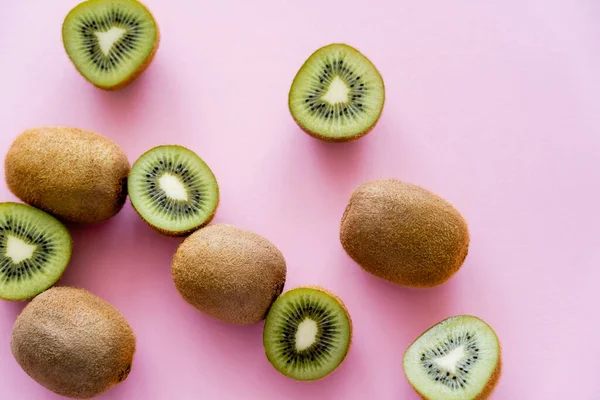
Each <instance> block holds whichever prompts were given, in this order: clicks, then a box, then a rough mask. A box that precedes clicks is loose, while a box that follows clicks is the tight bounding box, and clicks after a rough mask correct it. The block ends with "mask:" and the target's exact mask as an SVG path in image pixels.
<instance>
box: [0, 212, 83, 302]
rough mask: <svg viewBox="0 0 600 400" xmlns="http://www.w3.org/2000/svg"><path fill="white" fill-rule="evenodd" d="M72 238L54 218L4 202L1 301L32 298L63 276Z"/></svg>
mask: <svg viewBox="0 0 600 400" xmlns="http://www.w3.org/2000/svg"><path fill="white" fill-rule="evenodd" d="M70 258H71V235H70V234H69V231H68V230H67V228H66V227H65V226H64V225H63V224H62V223H61V222H59V221H58V220H57V219H56V218H54V217H53V216H51V215H49V214H46V213H45V212H43V211H40V210H38V209H36V208H34V207H31V206H28V205H25V204H18V203H0V298H2V299H5V300H26V299H30V298H32V297H34V296H36V295H38V294H39V293H41V292H43V291H44V290H46V289H48V288H49V287H50V286H52V285H54V284H55V283H56V281H58V279H59V278H60V277H61V275H62V274H63V272H64V270H65V268H66V267H67V264H68V263H69V260H70Z"/></svg>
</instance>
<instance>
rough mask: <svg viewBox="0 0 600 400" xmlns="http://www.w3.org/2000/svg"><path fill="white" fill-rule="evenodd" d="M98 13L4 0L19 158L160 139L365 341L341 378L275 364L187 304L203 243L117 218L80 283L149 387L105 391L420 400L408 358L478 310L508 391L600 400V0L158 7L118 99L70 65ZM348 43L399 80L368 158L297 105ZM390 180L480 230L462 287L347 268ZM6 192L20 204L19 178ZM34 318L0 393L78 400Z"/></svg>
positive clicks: (77, 230)
mask: <svg viewBox="0 0 600 400" xmlns="http://www.w3.org/2000/svg"><path fill="white" fill-rule="evenodd" d="M484 3H485V4H484ZM76 4H77V0H56V1H42V0H35V1H34V0H28V1H5V2H3V5H2V7H1V8H2V11H1V12H0V76H2V94H1V96H0V124H1V133H0V150H1V152H2V153H3V154H4V153H5V152H6V150H7V149H8V147H9V145H10V143H11V141H12V140H13V139H14V137H15V136H16V135H17V134H19V133H20V132H21V131H22V130H24V129H26V128H29V127H33V126H36V125H70V126H75V127H81V128H85V129H90V130H94V131H97V132H99V133H102V134H104V135H106V136H108V137H110V138H111V139H113V140H115V141H116V142H118V143H119V144H121V145H122V146H123V147H124V148H125V150H126V151H127V153H128V155H129V157H130V160H131V161H132V162H133V161H134V160H135V159H136V158H137V157H138V156H139V155H140V154H142V153H143V152H144V151H145V150H147V149H149V148H151V147H153V146H155V145H159V144H165V143H173V144H180V145H184V146H188V147H190V148H192V149H193V150H195V151H196V152H197V153H198V154H199V155H200V156H201V157H203V158H204V159H205V160H206V161H207V163H208V164H209V165H210V166H211V168H212V169H213V171H214V172H215V174H216V176H217V178H218V181H219V184H220V187H221V194H222V200H221V205H220V208H219V210H218V213H217V217H216V219H215V222H228V223H233V224H236V225H238V226H240V227H243V228H247V229H251V230H254V231H256V232H258V233H260V234H262V235H263V236H265V237H267V238H269V239H270V240H271V241H272V242H273V243H275V244H276V245H277V246H278V247H279V248H280V249H281V250H282V252H283V253H284V255H285V257H286V259H287V262H288V278H289V279H288V282H287V285H286V289H290V288H292V287H294V286H297V285H302V284H318V285H322V286H325V287H327V288H329V289H331V290H332V291H333V292H335V293H337V294H338V295H339V296H340V297H341V298H342V299H343V300H344V301H345V302H346V305H347V306H348V309H349V310H350V313H351V315H352V317H353V320H354V326H355V336H354V345H353V348H352V350H351V352H350V354H349V356H348V358H347V359H346V362H345V363H344V364H342V366H341V367H340V368H339V369H338V370H337V371H336V372H335V373H334V374H332V375H331V376H329V377H327V378H326V379H324V380H321V381H318V382H312V383H297V382H294V381H292V380H289V379H287V378H285V377H283V376H282V375H280V374H279V373H277V372H276V371H275V370H274V369H273V368H272V367H271V365H270V364H269V363H268V362H267V360H266V358H265V356H264V353H263V348H262V341H261V339H262V325H261V324H259V325H256V326H251V327H235V326H229V325H226V324H223V323H219V322H216V321H214V320H212V319H211V318H209V317H207V316H205V315H203V314H200V313H199V312H197V311H195V310H194V309H193V308H192V307H190V306H188V305H187V304H186V303H185V302H184V301H183V300H182V299H181V298H180V297H179V295H178V293H177V292H176V290H175V288H174V285H173V283H172V281H171V278H170V261H171V257H172V255H173V252H174V251H175V249H176V247H177V245H178V244H179V243H180V240H178V239H169V238H166V237H162V236H160V235H158V234H157V233H155V232H153V231H152V230H150V229H149V228H148V227H147V226H146V225H145V224H144V223H143V222H142V221H141V220H140V219H139V218H138V217H137V215H136V214H135V213H134V212H133V210H132V208H131V206H130V204H127V205H126V207H125V208H124V210H123V211H122V212H121V213H120V214H119V215H118V216H116V217H115V218H114V219H112V220H110V221H109V222H107V223H104V224H102V225H99V226H96V227H91V228H83V227H71V231H72V234H73V237H74V255H73V260H72V263H71V265H70V266H69V268H68V269H67V272H66V274H65V275H64V279H63V281H62V284H67V285H76V286H81V287H84V288H87V289H89V290H91V291H92V292H93V293H95V294H97V295H99V296H101V297H103V298H105V299H107V300H108V301H110V302H111V303H112V304H114V305H115V306H116V307H117V308H119V309H120V310H121V311H122V312H123V314H124V315H125V316H126V317H127V318H128V320H129V321H130V322H131V325H132V326H133V328H134V329H135V331H136V333H137V337H138V351H137V354H136V359H135V364H134V367H133V371H132V373H131V375H130V376H129V378H128V379H127V381H126V382H125V383H123V384H121V385H119V386H118V387H116V388H114V389H113V390H111V391H110V392H108V393H107V394H106V395H104V396H103V397H102V398H103V399H113V400H116V399H128V400H129V399H148V400H158V399H161V400H162V399H176V400H187V399H222V400H228V399H265V400H267V399H273V400H275V399H278V400H279V399H286V400H295V399H344V400H354V399H356V400H359V399H360V400H362V399H377V400H388V399H389V400H392V399H417V396H416V395H415V394H414V393H413V391H412V390H411V388H410V387H409V385H408V383H407V381H406V379H405V378H404V375H403V373H402V367H401V357H402V354H403V352H404V350H405V349H406V347H407V346H408V345H409V343H411V342H412V340H413V339H415V338H416V337H417V336H418V335H419V334H420V333H421V332H422V331H423V330H425V329H426V328H428V327H429V326H430V325H432V324H434V323H436V322H438V321H439V320H441V319H443V318H446V317H448V316H451V315H455V314H461V313H469V314H474V315H477V316H479V317H481V318H483V319H485V320H486V321H488V322H489V323H490V324H491V325H492V326H493V327H494V328H495V329H496V331H497V333H498V335H499V337H500V339H501V341H502V344H503V348H504V374H503V376H502V378H501V380H500V383H499V385H498V388H497V391H496V392H495V394H494V396H493V398H494V399H507V400H514V399H528V400H531V399H540V400H542V399H543V400H547V399H561V400H562V399H571V398H577V399H582V400H597V399H600V387H599V386H598V370H599V369H600V341H599V340H598V328H600V326H599V323H598V315H599V314H598V306H599V303H600V296H599V290H598V287H597V285H598V281H599V280H600V265H599V264H600V246H599V243H600V213H598V205H599V204H600V179H599V172H600V167H599V165H598V156H599V155H600V113H599V112H598V106H599V104H600V73H599V71H600V40H599V39H598V38H600V25H599V24H598V20H599V19H600V7H599V4H598V2H597V1H596V0H589V1H584V0H579V1H576V0H573V1H568V2H567V1H563V0H539V1H534V0H528V1H523V0H518V1H517V0H511V1H503V2H498V1H496V2H475V1H466V0H464V1H463V0H460V1H452V2H446V1H437V2H434V1H419V2H416V1H414V2H413V1H405V0H390V1H386V2H384V1H373V2H364V1H362V2H359V1H355V0H346V1H323V0H318V1H317V0H305V1H302V2H299V1H293V2H292V1H281V0H270V1H258V2H257V1H232V0H222V1H218V2H212V3H204V4H201V3H197V2H191V1H190V2H184V1H179V2H172V1H159V0H148V1H147V4H148V6H149V8H150V9H151V10H152V11H153V12H154V14H155V16H156V18H157V20H158V23H159V25H160V27H161V32H162V42H161V47H160V49H159V51H158V53H157V57H156V59H155V61H154V63H153V64H152V66H151V67H150V68H149V69H148V70H147V71H146V73H145V74H144V75H143V76H142V78H141V79H140V80H138V81H137V82H135V83H134V84H133V85H131V86H130V87H128V88H126V89H124V90H122V91H119V92H114V93H110V92H104V91H101V90H99V89H96V88H94V87H92V86H91V85H90V84H88V83H87V82H86V81H84V79H83V78H81V77H80V76H79V75H78V73H77V72H76V71H75V69H74V67H73V66H72V65H71V63H70V62H69V60H68V59H67V57H66V55H65V54H64V52H63V49H62V44H61V37H60V30H61V24H62V20H63V18H64V16H65V15H66V14H67V12H68V11H69V10H70V9H71V8H72V7H73V6H75V5H76ZM192 4H193V5H192ZM367 4H368V6H366V5H367ZM331 42H346V43H349V44H351V45H353V46H356V47H357V48H359V49H360V50H362V51H363V52H364V53H365V54H366V55H367V56H368V57H369V58H371V60H372V61H373V62H374V63H375V65H376V66H377V67H378V68H379V69H380V71H381V73H382V75H383V77H384V80H385V83H386V86H387V92H386V95H387V96H386V97H387V102H386V107H385V110H384V113H383V116H382V119H381V121H380V123H379V125H378V126H377V128H376V129H375V130H374V131H373V132H372V133H371V134H369V135H368V136H367V137H365V138H363V139H361V140H359V141H358V142H355V143H351V144H342V145H339V144H323V143H320V142H318V141H316V140H314V139H312V138H310V137H308V136H307V135H305V134H303V133H302V132H301V131H300V130H299V129H298V128H297V127H296V126H295V124H294V122H293V121H292V119H291V118H290V116H289V115H288V111H287V104H286V101H287V94H288V90H289V86H290V84H291V81H292V79H293V77H294V75H295V73H296V72H297V70H298V68H299V67H300V65H301V64H302V62H303V61H304V60H305V59H306V58H307V57H308V56H309V54H310V53H311V52H312V51H314V50H315V49H317V48H318V47H320V46H322V45H325V44H328V43H331ZM380 177H396V178H400V179H404V180H407V181H411V182H415V183H418V184H420V185H422V186H425V187H426V188H429V189H431V190H433V191H435V192H437V193H439V194H441V195H442V196H444V197H446V198H447V199H448V200H450V201H452V202H453V203H454V204H455V205H456V206H457V208H458V209H459V210H461V211H462V212H463V214H464V215H465V217H466V218H467V219H468V221H469V224H470V229H471V236H472V242H471V247H470V254H469V256H468V258H467V260H466V263H465V265H464V266H463V268H462V269H461V270H460V272H459V273H458V274H457V275H456V276H455V277H454V278H453V279H452V280H451V281H450V282H449V283H447V284H445V285H443V286H441V287H438V288H435V289H431V290H409V289H403V288H400V287H395V286H393V285H391V284H388V283H385V282H383V281H381V280H379V279H377V278H374V277H372V276H370V275H368V274H366V273H364V272H363V271H362V270H361V269H360V268H359V267H358V266H356V265H355V264H354V263H353V262H352V261H351V260H350V259H349V258H348V257H347V256H346V255H345V253H344V251H343V249H342V248H341V245H340V243H339V240H338V227H339V222H340V217H341V215H342V213H343V210H344V207H345V205H346V201H347V199H348V197H349V195H350V193H351V191H352V190H353V188H354V187H355V186H356V185H357V184H359V183H361V182H363V181H364V180H367V179H372V178H380ZM0 198H1V200H14V197H13V196H12V195H11V194H10V193H9V192H8V190H7V189H6V187H5V185H4V184H2V185H1V186H0ZM22 307H23V305H22V304H14V303H7V302H2V303H0V398H1V399H11V400H12V399H19V400H34V399H35V400H39V399H57V398H59V397H58V396H56V395H54V394H52V393H50V392H48V391H46V390H45V389H44V388H42V387H41V386H39V385H38V384H36V383H35V382H34V381H32V380H31V379H30V378H29V377H28V376H27V375H26V374H25V373H24V372H23V371H22V370H21V369H20V368H19V366H18V365H17V364H16V362H15V361H14V359H13V357H12V355H11V353H10V346H9V337H10V332H11V326H12V323H13V321H14V319H15V317H16V315H17V313H18V312H19V311H20V309H21V308H22Z"/></svg>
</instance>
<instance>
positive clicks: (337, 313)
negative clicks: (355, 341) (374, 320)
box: [263, 287, 352, 381]
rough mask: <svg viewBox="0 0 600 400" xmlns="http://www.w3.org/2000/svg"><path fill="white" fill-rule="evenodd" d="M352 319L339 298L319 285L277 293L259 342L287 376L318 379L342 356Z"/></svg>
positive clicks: (276, 367)
mask: <svg viewBox="0 0 600 400" xmlns="http://www.w3.org/2000/svg"><path fill="white" fill-rule="evenodd" d="M351 342H352V320H351V319H350V314H349V313H348V310H347V309H346V306H345V305H344V303H343V302H342V300H341V299H340V298H339V297H337V296H336V295H334V294H333V293H331V292H329V291H328V290H326V289H323V288H320V287H299V288H295V289H292V290H290V291H287V292H286V293H284V294H283V295H281V296H279V298H277V300H275V303H273V306H272V307H271V309H270V310H269V314H268V315H267V320H266V322H265V328H264V333H263V345H264V347H265V353H266V355H267V359H268V360H269V362H270V363H271V364H272V365H273V366H274V367H275V369H276V370H277V371H279V372H281V373H282V374H283V375H286V376H288V377H290V378H293V379H296V380H302V381H312V380H317V379H321V378H323V377H325V376H327V375H329V374H330V373H331V372H333V371H334V370H335V369H336V368H337V367H338V366H339V365H340V364H341V363H342V361H344V359H345V358H346V355H347V354H348V351H349V349H350V344H351Z"/></svg>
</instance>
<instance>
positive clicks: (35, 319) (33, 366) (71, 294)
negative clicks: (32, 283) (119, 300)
mask: <svg viewBox="0 0 600 400" xmlns="http://www.w3.org/2000/svg"><path fill="white" fill-rule="evenodd" d="M135 343H136V340H135V335H134V333H133V331H132V329H131V327H130V326H129V324H128V323H127V321H126V320H125V318H124V317H123V316H122V315H121V313H120V312H119V311H118V310H117V309H115V308H114V307H113V306H112V305H110V304H109V303H107V302H106V301H104V300H102V299H101V298H99V297H97V296H95V295H93V294H91V293H90V292H88V291H86V290H83V289H76V288H70V287H54V288H52V289H49V290H47V291H46V292H44V293H42V294H40V295H38V296H37V297H36V298H34V299H33V300H32V301H31V303H29V304H28V305H27V306H26V307H25V308H24V309H23V311H22V312H21V314H20V315H19V316H18V318H17V320H16V322H15V324H14V326H13V331H12V338H11V350H12V353H13V355H14V357H15V359H16V361H17V362H18V363H19V365H20V366H21V368H23V370H24V371H25V372H26V373H27V374H28V375H29V376H30V377H31V378H33V379H34V380H35V381H36V382H38V383H39V384H40V385H42V386H44V387H45V388H47V389H49V390H51V391H53V392H55V393H58V394H60V395H62V396H67V397H72V398H78V399H87V398H91V397H94V396H98V395H99V394H101V393H103V392H105V391H106V390H108V389H109V388H111V387H112V386H114V385H116V384H118V383H119V382H122V381H123V380H125V379H126V378H127V376H128V375H129V372H130V371H131V366H132V362H133V356H134V353H135Z"/></svg>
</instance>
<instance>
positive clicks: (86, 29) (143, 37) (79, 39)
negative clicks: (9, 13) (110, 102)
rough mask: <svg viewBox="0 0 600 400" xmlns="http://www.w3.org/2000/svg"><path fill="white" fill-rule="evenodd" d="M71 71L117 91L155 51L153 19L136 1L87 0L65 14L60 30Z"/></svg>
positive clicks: (157, 34)
mask: <svg viewBox="0 0 600 400" xmlns="http://www.w3.org/2000/svg"><path fill="white" fill-rule="evenodd" d="M62 37H63V44H64V46H65V50H66V52H67V54H68V56H69V58H70V59H71V61H72V62H73V64H74V65H75V68H77V70H78V71H79V72H80V73H81V75H83V76H84V77H85V78H86V79H87V80H88V81H90V82H91V83H92V84H94V85H95V86H98V87H100V88H103V89H118V88H120V87H123V86H125V85H127V84H128V83H129V82H131V81H133V80H134V79H135V78H137V77H138V76H139V75H140V74H141V73H142V72H143V71H144V70H145V69H146V68H147V67H148V65H150V62H151V61H152V59H153V57H154V53H155V52H156V49H157V48H158V43H159V31H158V26H157V25H156V21H155V20H154V17H153V16H152V14H151V13H150V11H148V9H147V8H146V7H144V6H143V5H142V4H141V3H140V2H138V1H136V0H88V1H85V2H83V3H81V4H79V5H78V6H76V7H75V8H73V9H72V10H71V12H69V14H68V15H67V17H66V18H65V21H64V23H63V27H62Z"/></svg>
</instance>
